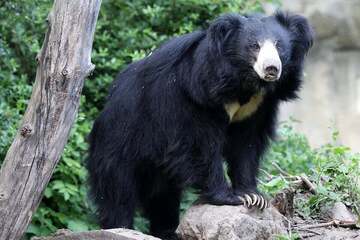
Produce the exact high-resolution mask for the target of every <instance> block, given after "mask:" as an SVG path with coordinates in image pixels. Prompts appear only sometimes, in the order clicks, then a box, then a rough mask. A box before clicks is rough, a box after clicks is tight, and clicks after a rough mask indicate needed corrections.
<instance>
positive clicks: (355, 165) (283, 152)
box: [261, 122, 360, 217]
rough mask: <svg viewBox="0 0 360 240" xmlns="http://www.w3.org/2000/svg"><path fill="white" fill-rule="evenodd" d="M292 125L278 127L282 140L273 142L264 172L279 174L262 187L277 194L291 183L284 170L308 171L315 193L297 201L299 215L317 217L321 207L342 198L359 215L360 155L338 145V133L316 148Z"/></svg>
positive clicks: (292, 171)
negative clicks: (331, 139)
mask: <svg viewBox="0 0 360 240" xmlns="http://www.w3.org/2000/svg"><path fill="white" fill-rule="evenodd" d="M293 124H295V123H294V122H293V123H289V122H288V123H284V124H283V125H282V127H281V128H280V129H279V139H278V141H276V142H273V143H272V146H271V148H270V149H269V151H268V154H267V155H266V157H265V158H266V159H265V161H264V162H265V163H266V164H265V165H264V166H263V169H264V170H265V171H263V172H267V173H268V174H269V173H270V174H272V175H273V176H277V177H273V178H272V179H271V181H269V182H266V183H264V184H262V186H261V188H262V189H263V190H264V191H265V192H268V193H276V192H278V191H279V190H281V189H283V188H285V187H288V186H289V184H290V182H289V181H288V180H287V179H286V178H284V176H283V175H281V172H279V171H281V169H283V170H286V171H287V173H288V174H290V175H292V176H296V175H301V174H306V175H307V176H308V177H309V179H310V180H311V182H312V183H314V184H315V187H316V194H313V195H310V196H309V198H305V199H297V200H296V210H297V212H298V213H299V214H301V215H303V216H304V217H310V216H311V217H316V215H317V214H318V213H319V211H320V208H321V207H325V206H328V205H331V204H333V203H335V202H339V201H341V202H343V203H345V204H346V205H347V206H350V207H351V208H352V210H353V211H354V212H355V213H357V214H358V215H360V188H359V186H360V154H353V153H351V151H350V149H349V148H348V147H345V146H342V145H339V144H337V143H336V142H337V136H338V132H334V133H333V141H332V142H331V143H328V144H326V145H324V146H321V147H320V148H316V149H313V148H311V147H310V145H309V143H308V141H307V139H306V137H305V136H304V135H301V134H299V133H296V132H295V131H294V130H293V127H292V126H293ZM279 166H281V169H280V170H279ZM279 174H280V175H279ZM264 177H265V176H264V175H263V178H264Z"/></svg>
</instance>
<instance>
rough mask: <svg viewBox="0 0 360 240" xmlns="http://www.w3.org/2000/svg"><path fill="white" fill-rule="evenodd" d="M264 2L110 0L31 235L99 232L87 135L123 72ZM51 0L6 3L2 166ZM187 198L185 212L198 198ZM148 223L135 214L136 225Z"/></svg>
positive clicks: (0, 20) (0, 45) (2, 6)
mask: <svg viewBox="0 0 360 240" xmlns="http://www.w3.org/2000/svg"><path fill="white" fill-rule="evenodd" d="M260 2H263V1H260V0H176V1H175V0H174V1H168V0H137V1H130V0H103V3H102V6H101V11H100V15H99V20H98V23H97V27H96V33H95V40H94V49H93V54H92V60H93V63H94V64H95V65H96V69H95V71H94V73H93V75H92V76H91V77H90V79H88V80H87V81H86V82H85V86H84V89H83V96H82V98H81V105H80V110H79V116H78V118H77V120H76V122H75V124H74V127H73V129H72V132H71V137H70V139H69V142H68V144H67V146H66V149H65V151H64V154H63V155H62V158H61V160H60V163H59V165H58V166H57V168H56V170H55V172H54V175H53V177H52V180H51V181H50V183H49V185H48V187H47V189H46V190H45V193H44V198H43V201H42V203H41V205H40V207H39V209H38V211H37V212H36V213H35V215H34V217H33V221H32V223H31V225H30V226H29V228H28V236H31V235H47V234H49V233H50V232H53V231H55V230H56V229H57V228H69V229H71V230H75V231H77V230H86V229H92V228H96V224H95V223H94V222H95V221H94V220H93V219H92V218H91V213H92V210H91V206H89V203H88V202H87V200H86V184H85V180H86V171H85V169H84V167H83V159H84V157H85V156H86V149H87V144H86V140H85V139H86V135H87V134H88V133H89V131H90V128H91V125H92V121H93V119H94V118H95V117H96V115H97V114H98V112H99V109H101V108H102V106H103V104H104V100H105V98H106V95H107V89H108V86H109V84H110V83H111V81H112V80H113V78H114V77H115V75H116V73H117V72H118V71H119V70H121V69H122V68H123V67H124V66H125V65H126V64H128V63H130V62H132V61H133V60H136V59H139V58H141V57H143V56H145V55H146V54H148V53H149V52H150V51H151V50H153V49H154V48H155V47H156V46H159V44H161V42H163V41H165V40H166V39H168V38H169V37H171V36H174V35H180V34H183V33H187V32H191V31H193V30H195V29H197V28H200V27H203V26H205V25H206V24H207V23H208V21H209V20H211V19H213V18H214V17H216V16H217V15H219V14H221V13H223V12H229V11H231V12H244V11H259V10H261V6H260ZM50 7H51V1H46V0H38V1H31V0H13V1H3V2H0V12H1V15H0V33H1V35H0V69H1V72H0V89H1V91H0V132H1V137H0V161H1V160H2V159H3V158H4V157H5V154H6V151H7V149H8V147H9V145H10V143H11V141H12V139H13V137H14V135H15V133H16V129H17V125H18V123H19V121H20V119H21V116H22V114H23V113H24V111H25V109H26V105H27V102H28V99H29V97H30V93H31V86H32V83H33V81H34V79H35V72H36V71H35V69H36V63H35V56H36V54H37V52H38V51H39V50H40V47H41V43H42V40H43V36H44V33H45V31H46V24H45V19H46V16H47V14H48V12H49V10H50ZM194 198H195V196H194V194H191V193H189V194H186V196H185V199H184V201H183V203H182V205H181V206H182V209H185V208H187V207H188V205H189V204H190V203H191V202H192V201H193V200H194ZM146 226H147V223H146V221H144V219H142V218H140V217H138V216H137V217H136V227H137V228H138V229H140V230H145V229H146Z"/></svg>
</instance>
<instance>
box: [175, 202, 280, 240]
mask: <svg viewBox="0 0 360 240" xmlns="http://www.w3.org/2000/svg"><path fill="white" fill-rule="evenodd" d="M284 220H285V219H284V217H283V216H282V215H281V214H280V213H279V212H278V211H277V210H276V209H275V208H274V207H270V208H267V209H265V210H263V211H260V210H258V209H255V208H254V209H248V208H246V207H244V206H213V205H195V206H192V207H191V208H190V209H189V210H187V212H186V213H185V215H184V216H183V218H182V219H181V222H180V225H179V227H178V229H177V233H178V235H179V236H180V237H181V239H184V240H185V239H186V240H203V239H206V240H238V239H242V240H256V239H263V240H266V239H275V238H276V236H277V235H280V234H285V233H286V227H285V225H284Z"/></svg>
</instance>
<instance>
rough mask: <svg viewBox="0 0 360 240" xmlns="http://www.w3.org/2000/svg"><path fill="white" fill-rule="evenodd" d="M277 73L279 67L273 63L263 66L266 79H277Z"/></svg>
mask: <svg viewBox="0 0 360 240" xmlns="http://www.w3.org/2000/svg"><path fill="white" fill-rule="evenodd" d="M278 74H279V69H278V68H277V67H276V66H274V65H270V66H267V67H265V78H266V80H270V81H271V80H275V79H277V77H278Z"/></svg>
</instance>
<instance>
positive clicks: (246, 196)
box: [244, 194, 252, 208]
mask: <svg viewBox="0 0 360 240" xmlns="http://www.w3.org/2000/svg"><path fill="white" fill-rule="evenodd" d="M244 197H245V199H246V206H247V207H248V208H249V207H250V206H251V204H252V199H251V197H250V196H249V195H248V194H244Z"/></svg>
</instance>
